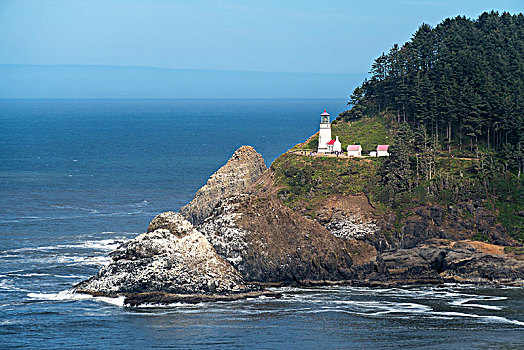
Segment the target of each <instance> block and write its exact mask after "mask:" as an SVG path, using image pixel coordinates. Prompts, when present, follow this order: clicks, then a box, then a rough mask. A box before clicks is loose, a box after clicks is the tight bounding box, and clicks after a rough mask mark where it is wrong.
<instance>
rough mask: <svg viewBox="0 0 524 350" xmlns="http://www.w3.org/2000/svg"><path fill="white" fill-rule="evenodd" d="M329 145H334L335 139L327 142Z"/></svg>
mask: <svg viewBox="0 0 524 350" xmlns="http://www.w3.org/2000/svg"><path fill="white" fill-rule="evenodd" d="M327 144H328V145H334V144H335V140H331V141H329V142H328V143H327Z"/></svg>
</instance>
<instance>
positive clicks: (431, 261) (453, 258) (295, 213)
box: [75, 146, 524, 305]
mask: <svg viewBox="0 0 524 350" xmlns="http://www.w3.org/2000/svg"><path fill="white" fill-rule="evenodd" d="M276 166H277V167H278V164H277V165H276ZM281 173H282V172H280V173H279V171H278V169H277V168H276V167H275V163H274V165H272V167H270V168H269V169H266V167H265V164H264V160H263V159H262V156H261V155H260V154H258V153H257V152H256V151H255V150H254V149H253V148H252V147H248V146H242V147H241V148H239V149H238V150H237V151H236V152H235V153H234V154H233V156H232V157H231V158H230V159H229V161H228V162H227V163H226V165H224V166H223V167H222V168H220V169H219V170H218V171H217V172H216V173H215V174H213V175H212V176H211V177H210V179H209V180H208V181H207V183H206V184H205V185H204V186H203V187H202V188H201V189H200V190H199V191H198V192H197V193H196V195H195V198H194V199H193V200H192V201H191V202H190V203H188V204H187V205H186V206H184V207H183V208H181V210H180V214H179V213H174V212H165V213H161V214H159V215H158V216H157V217H155V218H154V219H153V220H152V221H151V223H150V224H149V227H148V229H147V232H146V233H143V234H141V235H139V236H138V237H136V238H135V239H133V240H131V241H129V242H126V243H124V244H122V245H121V246H120V247H119V248H118V249H117V250H115V251H114V252H112V253H111V254H110V255H111V258H112V261H111V263H110V264H109V265H107V266H104V267H103V268H102V269H101V270H100V271H99V273H98V274H97V275H95V276H93V277H92V278H90V279H88V280H86V281H84V282H81V283H79V284H78V285H77V286H76V287H75V289H76V291H77V292H80V293H88V294H92V295H103V296H110V297H114V296H120V295H123V296H125V297H126V303H127V304H129V305H139V304H143V303H172V302H177V301H182V302H200V301H217V300H236V299H239V298H245V297H252V296H257V295H272V296H278V295H277V294H276V293H273V292H271V291H267V290H266V289H264V288H265V287H268V286H275V285H302V286H307V285H316V284H334V283H347V284H354V285H371V286H373V285H381V286H383V285H399V284H412V283H443V282H467V283H491V284H508V285H517V286H524V260H523V259H522V255H517V254H515V253H514V252H513V251H512V250H511V249H509V250H508V249H507V248H508V247H511V246H515V245H516V243H515V242H514V241H513V240H512V239H511V238H510V237H509V236H508V235H507V234H506V233H505V232H504V229H503V228H501V226H500V224H497V223H496V222H495V219H494V218H493V216H492V215H491V214H490V213H489V212H488V211H486V210H484V209H482V207H481V206H479V205H477V203H474V202H468V203H457V204H456V205H455V206H449V207H448V208H443V207H441V206H438V205H431V206H423V205H421V206H420V207H419V208H418V209H417V210H415V211H414V212H412V213H411V215H408V216H406V217H405V218H404V219H403V220H402V221H401V226H399V220H397V219H398V218H396V217H395V214H394V213H381V212H380V211H379V210H376V208H374V207H373V206H372V205H371V203H370V201H369V199H368V198H367V197H366V195H364V194H351V195H348V194H343V193H336V194H333V195H329V196H324V197H322V200H311V201H303V202H299V203H298V204H297V203H295V204H294V205H293V206H290V205H286V204H284V202H283V199H282V193H286V191H287V190H286V191H283V186H282V185H281V182H279V178H278V176H279V175H278V174H281ZM300 181H302V180H300ZM300 183H301V182H299V184H300ZM302 183H303V182H302ZM299 186H300V185H299ZM310 191H312V190H310ZM310 193H311V192H310ZM193 225H194V226H193ZM478 232H482V233H485V234H486V235H489V236H490V237H491V238H492V241H493V243H495V244H488V243H482V242H478V241H475V240H473V239H472V238H473V237H474V235H475V234H478Z"/></svg>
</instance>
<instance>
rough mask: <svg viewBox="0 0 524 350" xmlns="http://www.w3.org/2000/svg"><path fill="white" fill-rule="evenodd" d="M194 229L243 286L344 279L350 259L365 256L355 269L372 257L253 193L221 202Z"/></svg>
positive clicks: (347, 276)
mask: <svg viewBox="0 0 524 350" xmlns="http://www.w3.org/2000/svg"><path fill="white" fill-rule="evenodd" d="M198 230H199V231H200V232H202V233H203V234H204V235H205V236H206V237H207V239H208V240H209V241H210V242H211V244H213V246H214V247H215V249H216V250H217V252H218V253H219V254H220V255H221V256H222V257H224V258H225V259H226V260H228V261H229V262H230V263H231V264H232V265H233V266H234V267H235V268H236V269H237V270H238V271H239V272H240V273H241V274H242V276H243V277H244V279H245V280H246V281H249V282H265V283H267V282H277V283H295V282H296V283H303V282H306V281H337V280H348V279H350V278H352V277H353V275H354V271H353V269H352V266H353V265H354V262H353V259H352V257H351V255H352V254H354V255H358V256H359V257H362V256H365V255H366V254H367V255H368V256H369V258H368V260H367V261H359V262H360V263H361V264H365V263H368V262H370V261H372V260H374V258H375V256H376V251H375V250H374V248H373V247H372V246H369V245H365V246H362V245H359V244H355V242H354V241H345V240H342V239H340V238H338V237H335V236H333V235H332V234H331V233H329V231H328V230H326V229H325V228H324V227H322V226H321V225H320V224H318V223H317V222H316V221H314V220H310V219H307V218H305V217H303V216H301V215H299V214H297V213H295V212H293V211H292V210H291V209H289V208H288V207H286V206H284V205H283V204H282V203H281V202H280V201H279V200H277V199H272V198H261V197H258V196H256V195H254V194H251V195H248V194H243V195H237V196H233V197H229V198H227V199H225V200H223V201H221V202H220V203H219V204H218V205H217V207H216V208H215V209H214V210H213V212H212V214H211V215H210V216H209V217H208V218H207V219H206V220H205V221H204V222H203V223H202V224H201V225H199V226H198ZM361 260H362V259H361ZM364 260H365V259H364Z"/></svg>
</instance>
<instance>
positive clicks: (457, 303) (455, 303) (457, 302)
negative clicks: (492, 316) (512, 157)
mask: <svg viewBox="0 0 524 350" xmlns="http://www.w3.org/2000/svg"><path fill="white" fill-rule="evenodd" d="M505 299H507V298H506V297H474V298H465V299H458V300H453V301H451V302H450V303H449V304H450V305H453V306H459V307H470V308H481V309H486V310H502V309H503V307H502V306H496V305H486V304H471V303H470V302H472V301H499V300H505Z"/></svg>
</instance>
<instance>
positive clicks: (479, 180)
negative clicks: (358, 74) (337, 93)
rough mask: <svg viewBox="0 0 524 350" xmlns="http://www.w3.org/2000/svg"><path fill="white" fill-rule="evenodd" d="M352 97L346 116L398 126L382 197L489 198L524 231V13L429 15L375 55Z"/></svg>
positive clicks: (517, 232) (511, 227)
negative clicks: (434, 20)
mask: <svg viewBox="0 0 524 350" xmlns="http://www.w3.org/2000/svg"><path fill="white" fill-rule="evenodd" d="M348 105H350V106H351V109H349V110H348V111H346V112H344V113H342V114H340V116H339V118H337V119H338V120H341V121H354V120H357V119H360V118H364V119H366V118H369V117H370V116H379V117H381V118H383V120H384V119H387V122H388V123H389V125H390V126H391V127H392V128H393V129H394V134H395V135H396V137H395V141H394V142H393V144H392V145H391V147H390V153H391V157H389V159H387V160H386V161H385V162H384V163H383V166H382V169H381V171H380V175H381V187H380V188H382V190H381V193H380V194H379V200H380V201H381V202H384V203H389V204H390V205H391V206H392V207H393V208H395V207H397V208H402V207H407V206H409V205H412V204H409V203H412V202H413V201H414V200H418V199H415V198H419V199H420V198H425V199H426V200H428V201H437V202H440V203H450V204H451V203H455V202H457V201H471V200H476V201H478V200H482V201H484V203H485V205H488V206H490V207H492V208H493V209H496V210H497V211H498V213H499V219H500V221H501V222H503V223H504V226H505V227H506V228H507V229H508V231H509V232H510V234H512V235H513V236H514V237H516V238H518V239H519V240H524V210H523V209H524V176H523V172H524V16H523V15H522V14H518V15H511V14H509V13H502V14H499V13H497V12H490V13H483V14H482V15H480V16H479V17H478V18H477V19H476V20H471V19H468V18H466V17H463V16H459V17H455V18H451V19H446V20H444V21H443V22H441V23H440V24H438V25H437V26H436V27H435V28H431V27H430V26H429V25H427V24H423V25H422V26H420V28H419V29H418V30H417V31H416V33H415V34H414V35H413V36H412V38H411V39H410V40H409V41H408V42H407V43H405V44H404V45H402V46H398V45H394V46H393V47H392V48H391V49H390V50H389V52H388V53H384V54H382V55H381V56H380V57H378V58H377V59H376V60H375V61H374V62H373V64H372V66H371V71H370V77H369V78H368V79H366V80H365V81H364V82H363V83H362V85H361V86H359V87H357V88H356V89H355V90H354V91H353V93H352V94H351V96H350V99H349V103H348ZM453 158H454V159H453Z"/></svg>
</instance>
